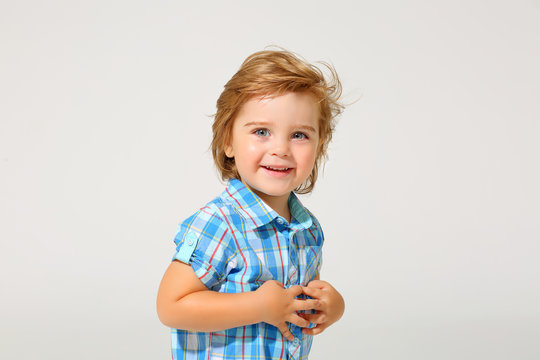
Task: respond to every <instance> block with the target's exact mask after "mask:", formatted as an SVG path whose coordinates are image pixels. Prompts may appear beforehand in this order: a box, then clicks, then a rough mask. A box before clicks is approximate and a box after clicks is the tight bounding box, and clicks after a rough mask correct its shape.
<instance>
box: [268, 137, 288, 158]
mask: <svg viewBox="0 0 540 360" xmlns="http://www.w3.org/2000/svg"><path fill="white" fill-rule="evenodd" d="M270 155H275V156H279V157H284V156H289V155H290V147H289V139H286V138H282V137H275V138H274V141H272V144H271V147H270Z"/></svg>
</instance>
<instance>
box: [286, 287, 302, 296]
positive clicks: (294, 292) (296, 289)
mask: <svg viewBox="0 0 540 360" xmlns="http://www.w3.org/2000/svg"><path fill="white" fill-rule="evenodd" d="M287 291H288V292H290V293H291V295H293V296H294V297H297V296H298V295H300V294H301V293H302V287H301V286H300V285H293V286H291V287H290V288H289V289H287Z"/></svg>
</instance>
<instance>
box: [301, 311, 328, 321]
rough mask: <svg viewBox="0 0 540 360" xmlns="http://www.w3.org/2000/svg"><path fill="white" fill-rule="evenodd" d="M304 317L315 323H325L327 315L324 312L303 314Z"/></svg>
mask: <svg viewBox="0 0 540 360" xmlns="http://www.w3.org/2000/svg"><path fill="white" fill-rule="evenodd" d="M302 317H303V318H304V319H306V320H307V321H309V322H310V323H313V324H323V323H324V322H325V321H326V315H325V314H324V313H323V312H318V313H317V314H302Z"/></svg>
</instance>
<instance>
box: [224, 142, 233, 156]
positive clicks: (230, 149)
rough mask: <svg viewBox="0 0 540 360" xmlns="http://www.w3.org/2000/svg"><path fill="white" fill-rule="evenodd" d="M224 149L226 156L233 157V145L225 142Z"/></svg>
mask: <svg viewBox="0 0 540 360" xmlns="http://www.w3.org/2000/svg"><path fill="white" fill-rule="evenodd" d="M224 150H225V155H227V157H228V158H233V157H234V151H233V147H232V146H231V145H229V144H225V146H224Z"/></svg>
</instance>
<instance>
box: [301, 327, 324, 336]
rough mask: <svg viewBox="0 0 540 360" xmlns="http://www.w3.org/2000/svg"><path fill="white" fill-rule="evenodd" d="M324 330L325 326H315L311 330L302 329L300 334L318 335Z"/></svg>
mask: <svg viewBox="0 0 540 360" xmlns="http://www.w3.org/2000/svg"><path fill="white" fill-rule="evenodd" d="M325 329H326V326H323V325H317V326H316V327H314V328H311V329H302V333H303V334H306V335H318V334H320V333H322V332H323V331H324V330H325Z"/></svg>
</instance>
